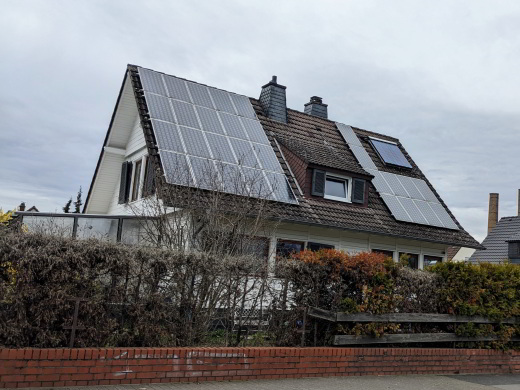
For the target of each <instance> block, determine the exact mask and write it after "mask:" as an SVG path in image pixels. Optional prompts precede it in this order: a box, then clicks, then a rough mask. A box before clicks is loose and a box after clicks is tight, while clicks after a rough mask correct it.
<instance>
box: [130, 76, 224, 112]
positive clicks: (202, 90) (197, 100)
mask: <svg viewBox="0 0 520 390" xmlns="http://www.w3.org/2000/svg"><path fill="white" fill-rule="evenodd" d="M139 72H141V70H139ZM139 74H140V73H139ZM187 85H188V90H189V91H190V94H191V98H192V99H191V102H192V103H193V104H197V105H199V106H203V107H208V108H211V109H214V107H213V102H212V101H211V97H210V96H209V90H208V87H206V86H205V85H200V84H197V83H192V82H188V83H187Z"/></svg>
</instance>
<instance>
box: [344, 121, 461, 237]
mask: <svg viewBox="0 0 520 390" xmlns="http://www.w3.org/2000/svg"><path fill="white" fill-rule="evenodd" d="M336 125H337V127H338V129H339V131H340V133H341V135H342V136H343V139H344V140H345V142H346V143H347V144H348V145H349V147H350V149H351V150H352V152H353V153H354V156H355V157H356V159H357V160H358V162H359V164H360V165H361V166H362V167H363V169H364V170H365V171H367V172H368V173H370V174H372V175H373V176H374V178H373V179H372V183H373V184H374V187H376V190H377V191H378V192H379V194H380V195H381V198H382V199H383V201H384V202H385V204H386V205H387V206H388V208H389V209H390V212H391V213H392V215H393V216H394V218H395V219H397V220H398V221H405V222H413V223H418V224H421V225H430V226H437V227H444V228H447V229H454V230H458V229H459V227H458V226H457V225H456V224H455V222H454V221H453V219H452V218H451V216H450V215H449V214H448V212H447V211H446V209H445V207H444V206H443V205H442V204H441V203H440V201H439V199H438V198H437V196H435V194H434V193H433V192H432V190H431V189H430V187H429V186H428V184H427V183H426V182H425V181H424V180H422V179H417V178H415V177H409V176H403V175H397V174H394V173H390V172H383V171H379V170H378V169H377V167H376V165H375V164H374V162H373V161H372V158H371V157H370V156H369V154H368V153H367V151H366V150H365V148H364V147H363V145H362V144H361V142H360V140H359V138H358V137H357V135H356V133H354V130H352V128H351V127H350V126H347V125H344V124H343V123H336ZM403 157H404V156H403ZM410 167H411V165H410Z"/></svg>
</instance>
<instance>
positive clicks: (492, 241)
mask: <svg viewBox="0 0 520 390" xmlns="http://www.w3.org/2000/svg"><path fill="white" fill-rule="evenodd" d="M519 235H520V216H517V217H502V218H500V221H498V223H497V225H496V226H495V227H494V228H493V230H491V233H489V234H488V235H487V237H486V238H485V239H484V241H482V246H483V247H485V248H486V249H480V250H476V251H475V253H473V255H472V256H471V257H470V258H469V261H470V262H471V263H478V262H486V263H500V262H502V261H504V260H506V259H507V258H508V243H507V241H509V240H511V239H514V238H515V237H518V236H519ZM519 238H520V237H519Z"/></svg>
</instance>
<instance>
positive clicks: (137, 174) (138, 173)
mask: <svg viewBox="0 0 520 390" xmlns="http://www.w3.org/2000/svg"><path fill="white" fill-rule="evenodd" d="M141 165H142V160H139V161H136V163H135V170H134V184H133V186H132V201H134V200H137V197H138V196H139V182H140V181H141Z"/></svg>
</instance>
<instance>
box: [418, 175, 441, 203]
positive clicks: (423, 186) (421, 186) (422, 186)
mask: <svg viewBox="0 0 520 390" xmlns="http://www.w3.org/2000/svg"><path fill="white" fill-rule="evenodd" d="M412 181H413V183H414V184H415V187H417V189H418V190H419V191H420V192H421V195H422V196H423V198H424V200H427V201H428V202H435V203H439V199H437V197H436V196H435V194H434V193H433V191H432V190H431V189H430V187H429V186H428V184H427V183H426V182H425V181H424V180H421V179H416V178H412Z"/></svg>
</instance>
